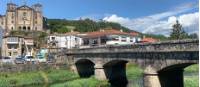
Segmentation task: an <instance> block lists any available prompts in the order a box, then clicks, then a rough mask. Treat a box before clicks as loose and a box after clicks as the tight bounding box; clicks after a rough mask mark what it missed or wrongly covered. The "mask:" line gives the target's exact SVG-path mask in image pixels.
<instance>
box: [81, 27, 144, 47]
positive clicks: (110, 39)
mask: <svg viewBox="0 0 200 87" xmlns="http://www.w3.org/2000/svg"><path fill="white" fill-rule="evenodd" d="M138 35H139V34H138V33H136V32H131V33H127V32H123V31H119V30H116V29H104V30H101V31H96V32H89V33H86V35H85V36H84V37H82V38H83V45H85V46H100V45H131V44H134V43H137V42H139V41H140V40H141V38H140V37H139V36H138Z"/></svg>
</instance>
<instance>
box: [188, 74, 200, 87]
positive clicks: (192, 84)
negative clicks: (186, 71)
mask: <svg viewBox="0 0 200 87" xmlns="http://www.w3.org/2000/svg"><path fill="white" fill-rule="evenodd" d="M184 87H199V76H194V77H185V78H184Z"/></svg>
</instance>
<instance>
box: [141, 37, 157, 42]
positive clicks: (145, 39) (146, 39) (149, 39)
mask: <svg viewBox="0 0 200 87" xmlns="http://www.w3.org/2000/svg"><path fill="white" fill-rule="evenodd" d="M157 41H159V40H157V39H154V38H150V37H145V38H143V39H142V40H141V42H142V43H154V42H157Z"/></svg>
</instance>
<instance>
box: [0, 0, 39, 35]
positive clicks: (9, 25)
mask: <svg viewBox="0 0 200 87" xmlns="http://www.w3.org/2000/svg"><path fill="white" fill-rule="evenodd" d="M0 27H1V28H3V29H5V31H6V32H9V31H11V30H22V31H43V14H42V5H41V4H39V3H37V4H34V5H32V6H28V5H26V4H23V5H21V6H18V5H16V4H14V3H11V2H10V3H8V4H7V10H6V14H5V15H0Z"/></svg>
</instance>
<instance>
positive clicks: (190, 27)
mask: <svg viewBox="0 0 200 87" xmlns="http://www.w3.org/2000/svg"><path fill="white" fill-rule="evenodd" d="M198 19H199V12H195V13H190V14H182V15H180V16H178V17H175V16H170V17H168V18H167V19H166V20H155V19H151V18H148V17H144V18H138V19H130V18H123V17H119V16H117V15H112V16H110V17H105V18H104V19H103V20H105V21H109V22H117V23H120V24H122V25H123V26H126V27H128V28H130V29H133V30H137V31H140V32H143V33H152V34H163V35H166V36H169V34H170V31H171V29H172V25H173V24H175V23H176V20H179V21H180V23H181V24H182V26H183V28H184V30H185V31H186V32H188V33H194V32H195V33H198V31H199V30H198V29H199V25H198V24H199V20H198Z"/></svg>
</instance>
